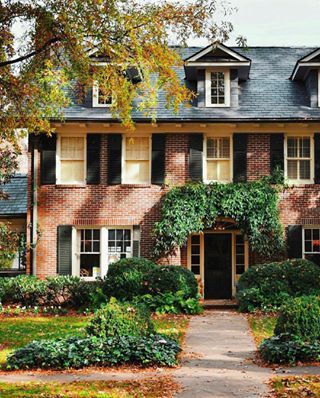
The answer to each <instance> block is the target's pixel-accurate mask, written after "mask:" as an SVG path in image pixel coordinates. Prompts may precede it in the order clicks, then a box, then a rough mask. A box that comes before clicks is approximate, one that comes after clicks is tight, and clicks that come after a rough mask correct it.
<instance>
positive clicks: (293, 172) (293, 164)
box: [287, 160, 298, 180]
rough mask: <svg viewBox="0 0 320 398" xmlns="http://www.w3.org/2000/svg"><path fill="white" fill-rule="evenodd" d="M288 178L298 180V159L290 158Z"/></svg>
mask: <svg viewBox="0 0 320 398" xmlns="http://www.w3.org/2000/svg"><path fill="white" fill-rule="evenodd" d="M287 164H288V178H290V179H291V180H296V179H297V178H298V161H297V160H288V163H287Z"/></svg>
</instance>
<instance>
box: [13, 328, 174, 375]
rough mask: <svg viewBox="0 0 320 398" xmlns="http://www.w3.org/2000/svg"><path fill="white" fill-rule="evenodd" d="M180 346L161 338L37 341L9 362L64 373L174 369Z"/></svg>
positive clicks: (125, 337) (91, 337)
mask: <svg viewBox="0 0 320 398" xmlns="http://www.w3.org/2000/svg"><path fill="white" fill-rule="evenodd" d="M179 351H180V348H179V345H178V344H177V343H176V342H175V341H174V340H170V339H167V338H165V337H163V336H161V335H150V336H148V337H137V336H121V337H110V338H107V339H105V338H101V337H96V336H89V337H86V338H77V337H70V338H68V339H60V340H53V341H51V340H40V341H33V342H31V343H29V344H28V345H26V346H25V347H23V348H19V349H18V350H16V351H15V352H14V353H13V354H11V355H9V356H8V358H7V365H8V367H9V368H13V369H32V368H44V369H49V368H50V369H63V368H71V367H72V368H81V367H84V366H93V365H95V366H108V365H117V364H124V363H136V364H141V365H164V366H174V365H175V364H176V363H177V354H178V352H179Z"/></svg>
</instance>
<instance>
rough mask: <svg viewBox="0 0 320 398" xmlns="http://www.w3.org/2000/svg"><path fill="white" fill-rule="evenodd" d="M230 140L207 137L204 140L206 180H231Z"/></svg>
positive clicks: (227, 138)
mask: <svg viewBox="0 0 320 398" xmlns="http://www.w3.org/2000/svg"><path fill="white" fill-rule="evenodd" d="M230 153H231V150H230V138H229V137H214V138H213V137H208V138H207V140H206V165H205V166H206V167H205V170H206V180H207V181H221V182H226V181H230V180H231V161H230Z"/></svg>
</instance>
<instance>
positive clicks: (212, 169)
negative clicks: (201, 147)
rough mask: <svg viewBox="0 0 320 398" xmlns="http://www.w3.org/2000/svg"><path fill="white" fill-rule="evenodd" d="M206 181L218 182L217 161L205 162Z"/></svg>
mask: <svg viewBox="0 0 320 398" xmlns="http://www.w3.org/2000/svg"><path fill="white" fill-rule="evenodd" d="M207 179H208V180H210V181H211V180H215V181H217V180H218V161H217V160H209V161H208V162H207Z"/></svg>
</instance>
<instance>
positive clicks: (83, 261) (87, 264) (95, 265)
mask: <svg viewBox="0 0 320 398" xmlns="http://www.w3.org/2000/svg"><path fill="white" fill-rule="evenodd" d="M80 276H83V277H88V276H100V254H81V256H80Z"/></svg>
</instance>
